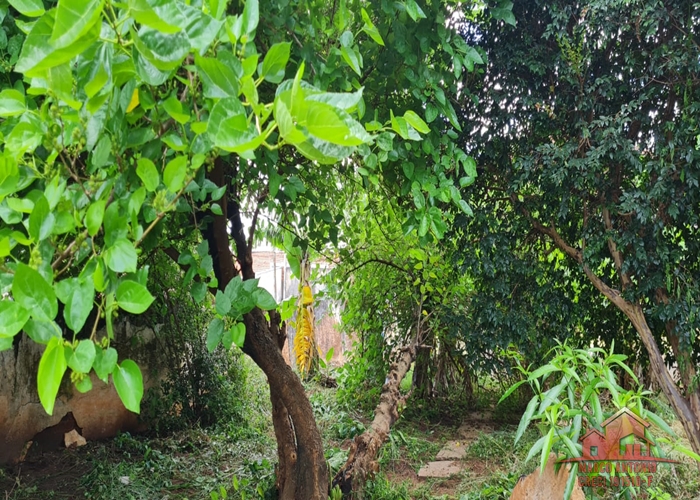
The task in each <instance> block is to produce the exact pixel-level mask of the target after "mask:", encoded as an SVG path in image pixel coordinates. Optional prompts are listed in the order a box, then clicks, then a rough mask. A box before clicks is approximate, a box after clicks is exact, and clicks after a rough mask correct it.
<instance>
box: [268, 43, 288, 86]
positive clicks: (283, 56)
mask: <svg viewBox="0 0 700 500" xmlns="http://www.w3.org/2000/svg"><path fill="white" fill-rule="evenodd" d="M291 45H292V44H291V43H290V42H283V43H276V44H274V45H273V46H272V47H270V50H268V51H267V54H265V59H263V63H262V72H261V76H262V77H263V78H264V79H265V80H267V81H268V82H272V83H280V82H281V81H282V80H284V72H285V68H286V67H287V61H289V49H290V47H291Z"/></svg>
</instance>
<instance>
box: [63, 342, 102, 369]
mask: <svg viewBox="0 0 700 500" xmlns="http://www.w3.org/2000/svg"><path fill="white" fill-rule="evenodd" d="M95 356H96V351H95V343H94V342H93V341H92V340H89V339H85V340H81V341H80V342H78V347H76V348H75V350H74V351H73V354H72V355H71V357H70V358H68V366H69V367H70V369H71V370H73V371H74V372H78V373H88V372H90V369H91V368H92V364H93V363H94V361H95Z"/></svg>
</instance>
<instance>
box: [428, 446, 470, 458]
mask: <svg viewBox="0 0 700 500" xmlns="http://www.w3.org/2000/svg"><path fill="white" fill-rule="evenodd" d="M466 454H467V445H466V443H464V441H448V442H447V443H445V446H444V447H443V448H442V450H440V451H439V452H438V454H437V456H436V457H435V460H462V459H463V458H464V457H465V456H466Z"/></svg>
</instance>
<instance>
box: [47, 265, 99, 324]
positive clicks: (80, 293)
mask: <svg viewBox="0 0 700 500" xmlns="http://www.w3.org/2000/svg"><path fill="white" fill-rule="evenodd" d="M56 291H57V295H58V297H59V299H60V300H61V302H63V303H64V304H65V305H66V307H65V308H64V309H63V317H64V318H65V320H66V325H68V328H70V329H71V330H73V331H74V332H76V333H78V332H79V331H80V330H81V329H82V328H83V326H84V325H85V322H86V321H87V318H88V316H89V315H90V312H91V311H92V308H93V301H94V299H95V287H94V285H93V282H92V278H88V279H78V278H69V279H65V280H63V281H61V282H60V283H58V284H57V285H56Z"/></svg>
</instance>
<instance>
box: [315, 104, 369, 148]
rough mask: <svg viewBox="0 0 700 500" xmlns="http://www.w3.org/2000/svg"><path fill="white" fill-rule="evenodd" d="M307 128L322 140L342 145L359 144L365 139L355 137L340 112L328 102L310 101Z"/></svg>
mask: <svg viewBox="0 0 700 500" xmlns="http://www.w3.org/2000/svg"><path fill="white" fill-rule="evenodd" d="M307 109H308V111H307V117H306V128H307V129H308V131H309V133H310V134H312V135H314V136H316V137H318V138H319V139H321V140H322V141H326V142H330V143H331V144H338V145H341V146H359V145H360V144H363V143H364V141H363V140H362V139H360V138H357V137H355V136H354V135H353V134H352V132H351V130H350V127H349V126H348V125H347V124H346V123H345V121H344V120H343V119H342V118H341V117H340V115H339V112H338V111H336V110H335V109H333V108H332V107H331V106H329V105H327V104H323V103H320V102H309V103H308V108H307Z"/></svg>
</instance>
